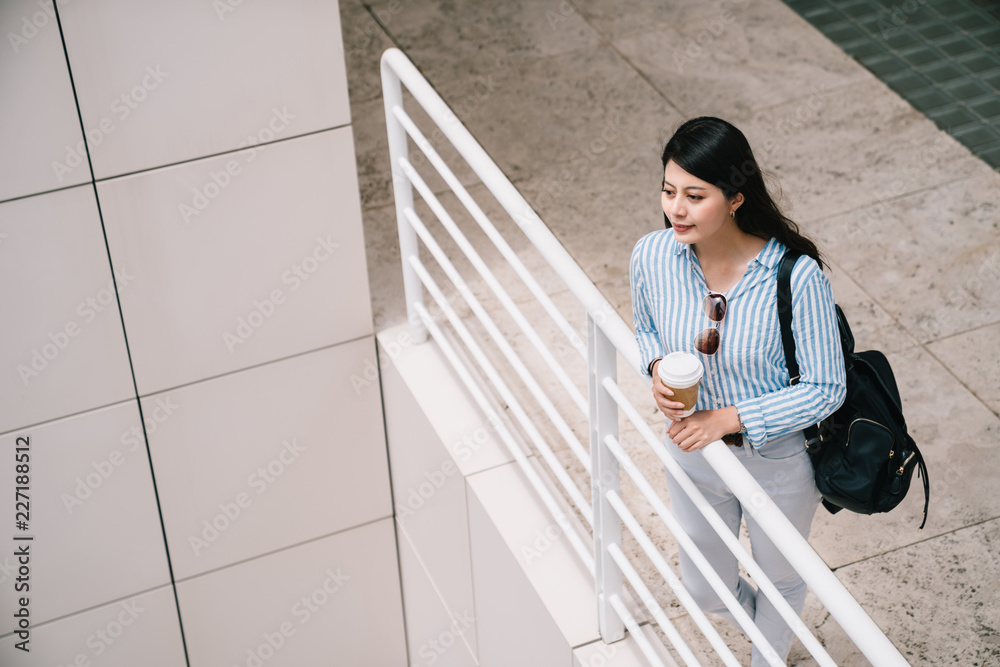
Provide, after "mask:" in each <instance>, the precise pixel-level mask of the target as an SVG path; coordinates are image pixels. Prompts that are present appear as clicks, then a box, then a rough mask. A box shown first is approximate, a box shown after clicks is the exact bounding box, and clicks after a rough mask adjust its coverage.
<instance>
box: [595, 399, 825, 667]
mask: <svg viewBox="0 0 1000 667" xmlns="http://www.w3.org/2000/svg"><path fill="white" fill-rule="evenodd" d="M604 388H605V389H606V390H607V391H608V394H609V395H610V396H611V398H612V399H613V400H614V401H615V402H616V403H618V405H619V407H621V408H622V411H623V412H624V413H625V415H626V417H628V419H629V421H631V422H632V423H633V424H635V426H636V428H637V429H638V430H639V432H640V434H641V435H642V436H643V438H644V439H645V440H646V442H647V443H648V444H649V446H650V447H651V448H652V449H653V452H654V453H655V454H656V456H657V458H659V459H660V461H661V462H663V464H664V466H666V467H667V470H668V471H669V472H670V474H671V475H672V476H673V477H674V479H676V480H677V483H678V484H680V485H681V488H683V489H684V492H685V493H686V494H687V495H688V497H690V498H691V500H692V502H694V504H695V505H696V506H697V507H698V509H699V510H700V511H701V513H702V515H703V516H704V517H705V519H706V520H707V521H708V522H709V524H710V525H711V526H712V528H713V529H714V530H715V532H716V533H717V534H718V535H719V538H720V539H721V540H722V541H723V543H724V544H725V545H726V546H727V547H728V548H729V550H730V551H731V552H732V553H733V555H734V556H736V558H737V560H739V562H740V563H741V564H742V565H743V567H744V568H746V570H747V573H748V574H749V575H750V576H751V577H753V580H754V581H755V582H756V583H757V587H758V588H759V589H760V590H761V591H762V592H763V593H764V595H765V596H766V597H767V599H768V600H770V601H771V602H772V604H774V607H775V610H776V611H777V612H778V613H779V614H780V615H781V618H782V619H783V620H784V621H785V623H788V626H789V628H791V630H792V631H793V632H794V633H795V636H796V637H798V638H799V639H800V640H802V644H803V646H805V647H806V649H808V650H809V652H810V653H812V655H813V657H815V658H816V661H817V662H818V663H819V664H820V665H821V666H822V667H836V665H837V663H836V662H834V660H833V658H831V657H830V655H829V653H827V652H826V649H825V648H823V645H822V644H820V643H819V640H818V639H816V637H815V636H813V634H812V633H811V632H809V628H807V627H806V624H805V623H803V622H802V618H801V617H800V616H799V615H798V614H796V613H795V610H794V609H792V607H791V605H789V604H788V602H787V601H786V600H785V598H784V597H783V596H782V595H781V593H779V592H778V589H777V588H775V586H774V583H773V582H772V581H771V580H770V579H769V578H768V576H767V575H766V574H765V573H764V570H763V569H761V567H760V565H758V564H757V561H755V560H754V559H753V557H752V556H751V555H750V553H749V552H748V551H747V550H746V548H745V547H744V546H743V545H742V544H740V541H739V538H738V537H736V535H734V534H733V532H732V531H731V530H730V529H729V526H727V525H726V524H725V522H724V521H723V520H722V518H721V517H720V516H719V513H718V512H716V511H715V508H714V507H712V505H711V503H709V502H708V501H707V500H705V497H704V496H703V495H702V494H701V491H700V490H699V489H698V488H697V486H695V484H694V482H692V481H691V479H690V478H689V477H688V476H687V474H686V473H685V472H684V471H683V470H682V469H681V467H680V465H679V464H678V463H677V462H676V461H675V460H674V458H673V457H672V456H670V454H668V453H667V451H666V449H665V448H664V446H663V443H662V442H660V440H659V438H657V437H656V435H655V434H654V433H653V430H652V429H651V428H650V427H649V424H647V423H646V421H645V420H643V419H642V416H641V415H640V414H639V412H638V410H636V409H635V406H633V405H632V402H631V401H629V400H628V398H627V397H626V396H625V394H624V393H622V391H621V388H620V387H618V385H617V384H615V383H614V382H610V381H605V382H604ZM637 420H638V421H637ZM640 422H641V423H640ZM727 453H730V452H727ZM733 458H734V460H735V457H733ZM737 464H738V465H740V467H742V465H741V464H739V462H737ZM758 488H760V487H759V486H758ZM654 495H655V493H654ZM796 534H798V531H796ZM779 548H780V547H779Z"/></svg>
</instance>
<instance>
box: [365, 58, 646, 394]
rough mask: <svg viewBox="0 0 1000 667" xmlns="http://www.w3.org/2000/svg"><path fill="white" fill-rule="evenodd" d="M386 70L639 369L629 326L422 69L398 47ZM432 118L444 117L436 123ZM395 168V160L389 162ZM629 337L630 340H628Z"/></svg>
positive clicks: (386, 61)
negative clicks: (436, 89) (441, 121)
mask: <svg viewBox="0 0 1000 667" xmlns="http://www.w3.org/2000/svg"><path fill="white" fill-rule="evenodd" d="M387 71H389V72H392V73H393V74H394V75H395V76H397V77H398V78H399V79H400V80H401V81H403V83H405V84H406V88H407V90H409V91H410V93H411V94H412V95H413V97H414V98H415V99H416V100H417V101H418V102H420V105H421V106H422V107H423V108H424V110H425V111H426V112H427V115H428V116H430V117H431V118H432V119H434V120H435V122H436V123H437V125H438V127H440V128H441V131H442V132H443V133H444V135H445V136H446V137H447V138H448V140H449V141H450V142H451V143H452V144H453V145H454V146H455V148H457V149H458V152H459V153H461V155H462V157H463V158H464V159H465V161H466V162H468V163H469V166H470V167H472V170H473V171H475V172H476V174H477V175H478V176H479V178H480V179H481V180H482V181H483V184H484V185H485V186H486V187H487V188H488V189H489V191H490V192H492V193H493V196H494V197H496V199H497V201H498V202H499V203H500V205H501V206H503V208H504V210H506V211H507V213H508V214H510V216H511V218H513V220H514V221H515V222H516V223H517V224H518V227H520V229H521V231H522V232H524V234H525V236H527V237H528V239H529V240H530V241H531V242H532V244H533V245H534V246H535V248H536V249H537V250H538V252H539V254H541V255H542V257H544V258H545V261H546V262H548V263H549V266H551V267H552V269H553V270H554V271H555V272H556V273H557V274H558V275H559V277H560V278H562V280H563V282H565V283H566V287H567V288H569V290H570V291H571V292H572V293H573V296H575V297H576V299H577V300H578V301H579V302H580V304H581V305H582V306H583V307H584V309H586V311H587V312H588V313H593V314H594V318H595V321H596V322H597V323H598V325H599V326H600V327H601V329H602V330H603V331H604V333H605V335H606V336H607V337H608V338H609V339H610V340H611V342H612V344H614V346H615V348H616V349H618V350H619V352H620V353H621V355H622V356H623V357H624V359H625V361H626V362H627V363H628V365H629V366H631V367H632V368H633V369H635V370H636V371H637V372H639V373H640V375H641V362H640V360H639V349H638V347H637V346H636V345H635V336H634V334H633V333H632V330H631V329H630V328H629V327H628V325H626V324H625V322H624V321H623V320H622V319H621V317H619V316H618V313H617V312H616V311H615V309H614V307H613V306H612V305H611V304H610V303H609V302H608V300H607V299H606V298H604V295H603V294H601V291H600V290H599V289H597V286H596V285H594V283H593V281H592V280H591V279H590V278H589V277H588V276H587V274H586V273H585V272H584V271H583V269H581V268H580V265H579V264H577V263H576V260H575V259H573V257H572V255H570V254H569V252H567V250H566V248H564V247H563V245H562V243H560V242H559V239H557V238H556V237H555V235H554V234H553V233H552V231H551V230H550V229H549V228H548V226H547V225H545V224H543V223H542V220H541V218H539V217H538V214H537V213H536V212H535V210H534V209H533V208H532V207H531V205H530V204H529V203H528V202H527V200H526V199H525V198H524V197H523V196H522V195H521V193H520V192H518V191H517V188H515V187H514V185H513V184H512V183H511V182H510V179H508V178H507V176H506V174H504V173H503V172H502V171H501V170H500V168H499V167H498V166H497V165H496V163H495V162H494V161H493V159H492V158H491V157H490V156H489V155H488V154H487V153H486V151H485V150H483V147H482V146H480V145H479V142H478V141H476V139H475V137H473V136H472V134H471V133H470V132H469V131H468V130H467V129H466V128H465V125H463V124H462V123H461V121H459V120H458V118H456V116H455V114H454V112H452V110H451V109H450V108H448V105H447V104H445V102H444V100H442V99H441V97H440V96H439V95H438V94H437V92H436V91H435V90H434V89H433V88H432V87H431V85H430V84H429V83H428V82H427V80H426V79H424V77H423V75H422V74H420V72H419V71H418V70H417V68H416V67H415V66H414V65H413V63H412V62H410V59H409V58H407V57H406V55H405V54H404V53H403V52H402V51H400V50H399V49H388V50H386V51H385V53H383V54H382V76H383V77H384V76H385V74H386V72H387ZM438 119H443V120H444V121H445V122H444V123H440V122H438ZM393 170H394V171H395V165H393ZM630 343H631V344H630Z"/></svg>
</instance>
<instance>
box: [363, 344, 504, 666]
mask: <svg viewBox="0 0 1000 667" xmlns="http://www.w3.org/2000/svg"><path fill="white" fill-rule="evenodd" d="M403 330H404V331H405V330H406V329H405V328H404V329H403ZM385 334H386V332H383V336H381V337H380V345H381V346H382V348H381V350H380V351H381V352H382V353H383V362H382V364H381V366H380V368H381V371H382V397H383V401H384V402H385V408H386V409H385V418H386V437H387V439H388V442H389V459H390V461H391V464H392V485H393V500H394V502H395V503H396V506H395V513H396V521H397V524H398V525H399V532H400V540H401V541H403V540H404V539H405V540H408V541H409V542H412V546H413V549H414V550H415V551H416V553H419V558H420V560H421V561H422V563H423V568H425V569H426V573H424V575H423V576H426V577H428V578H429V579H430V580H431V582H433V583H432V584H431V585H432V586H433V587H434V588H435V589H436V590H437V591H438V594H439V595H440V596H441V598H442V599H443V601H444V604H445V605H447V606H448V607H449V608H451V609H453V610H456V613H458V612H459V611H464V610H471V609H472V608H473V597H472V559H471V556H470V553H469V527H468V526H469V522H468V516H467V511H466V497H465V496H466V488H465V475H464V474H463V473H462V470H461V467H460V466H461V465H468V464H471V463H472V462H473V461H474V460H475V459H477V458H478V459H482V458H484V455H485V454H486V451H487V448H486V446H485V443H486V438H485V435H486V429H485V428H484V427H482V426H479V427H478V428H473V427H471V426H470V428H469V430H468V432H467V433H466V434H465V436H466V441H465V443H462V437H461V436H459V435H457V434H455V438H454V440H455V442H458V443H460V444H461V448H460V449H458V451H457V452H456V453H455V454H452V453H450V452H449V451H448V449H447V447H446V445H445V442H443V441H442V436H441V434H440V433H439V431H438V430H437V429H436V428H435V427H434V426H432V424H431V422H430V421H429V418H428V415H427V414H426V413H425V412H424V411H423V409H422V407H421V405H420V404H419V403H418V402H417V401H418V398H417V396H416V395H415V394H419V395H420V399H421V400H422V401H423V402H425V403H426V402H435V403H438V404H439V405H440V406H441V407H442V408H444V404H446V403H449V402H450V403H451V406H452V409H453V413H452V414H453V415H454V417H455V419H454V420H448V422H449V426H450V425H451V422H452V421H468V422H472V423H474V418H475V417H476V416H478V415H480V413H479V412H478V411H472V410H470V411H469V413H468V414H462V413H460V412H459V411H458V410H457V409H456V407H457V406H456V403H457V401H456V402H451V399H452V398H457V397H453V396H452V392H451V391H450V389H452V388H454V387H453V385H452V384H451V383H449V382H447V381H445V380H444V378H443V377H442V373H446V372H447V369H446V368H445V367H444V366H443V365H442V361H443V360H439V364H438V365H437V366H436V367H435V366H431V365H429V364H428V365H427V366H426V367H425V369H424V370H426V371H427V372H426V373H417V374H416V375H414V374H413V373H406V374H401V373H400V369H399V368H398V367H397V363H403V364H404V365H405V366H407V370H412V368H411V366H410V365H408V364H407V362H402V361H401V357H402V354H396V355H395V357H396V358H395V359H392V358H391V357H389V358H387V357H388V354H391V353H392V352H393V350H397V348H393V347H392V345H393V340H392V337H391V336H388V335H385ZM387 345H388V347H386V346H387ZM436 347H437V346H436V344H434V343H428V344H427V345H424V346H423V347H422V348H421V349H419V350H418V349H405V352H404V353H405V355H406V356H407V358H408V362H409V364H413V363H414V362H415V360H414V359H413V357H414V356H423V355H425V354H431V353H432V352H433V349H434V348H436ZM387 350H388V353H387ZM466 400H468V399H466ZM440 423H441V420H437V421H436V422H435V425H438V424H440ZM479 431H482V433H481V434H480V433H479ZM477 435H479V436H480V437H475V436H477ZM449 444H450V443H449ZM490 445H492V446H495V445H493V443H490ZM453 456H454V457H455V458H453ZM459 462H461V463H459ZM404 534H405V536H404ZM413 571H414V572H416V570H413ZM418 585H419V583H418ZM403 586H404V589H405V590H406V595H407V596H409V595H410V594H411V589H410V581H409V579H408V578H407V574H406V571H405V570H404V573H403ZM407 607H408V609H416V607H413V606H411V605H410V603H409V602H407ZM408 618H409V616H408ZM412 636H413V634H412V633H411V637H412ZM465 641H467V642H468V643H469V645H470V647H471V648H472V651H473V652H475V642H476V636H475V632H474V631H470V632H469V633H467V635H466V636H465ZM411 644H412V643H411ZM410 649H411V652H412V651H415V647H414V646H412V645H411V647H410Z"/></svg>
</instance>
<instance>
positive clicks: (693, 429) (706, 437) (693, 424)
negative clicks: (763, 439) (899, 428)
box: [667, 407, 739, 452]
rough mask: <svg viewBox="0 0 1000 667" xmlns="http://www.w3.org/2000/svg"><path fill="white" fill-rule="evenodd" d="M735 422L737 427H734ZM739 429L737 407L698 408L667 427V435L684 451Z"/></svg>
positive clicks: (690, 450) (689, 450) (702, 445)
mask: <svg viewBox="0 0 1000 667" xmlns="http://www.w3.org/2000/svg"><path fill="white" fill-rule="evenodd" d="M734 422H735V427H734ZM738 430H739V417H737V416H736V408H733V407H728V408H722V409H721V410H698V411H696V412H695V413H694V414H692V415H691V416H690V417H684V418H683V419H679V420H677V421H675V422H674V423H673V424H671V425H670V428H668V429H667V435H669V436H670V439H671V440H673V441H674V444H675V445H677V448H678V449H680V450H681V451H682V452H693V451H695V450H696V449H701V448H702V447H704V446H705V445H707V444H708V443H710V442H714V441H716V440H718V439H720V438H721V437H722V436H724V435H726V434H727V433H734V432H736V431H738Z"/></svg>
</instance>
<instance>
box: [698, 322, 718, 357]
mask: <svg viewBox="0 0 1000 667" xmlns="http://www.w3.org/2000/svg"><path fill="white" fill-rule="evenodd" d="M721 339H722V337H721V336H720V335H719V330H718V329H715V328H712V329H705V330H704V331H702V332H701V333H700V334H698V335H697V336H695V338H694V348H695V349H696V350H698V351H699V352H701V353H702V354H715V353H716V352H718V351H719V341H720V340H721Z"/></svg>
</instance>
